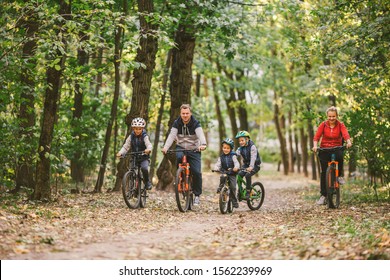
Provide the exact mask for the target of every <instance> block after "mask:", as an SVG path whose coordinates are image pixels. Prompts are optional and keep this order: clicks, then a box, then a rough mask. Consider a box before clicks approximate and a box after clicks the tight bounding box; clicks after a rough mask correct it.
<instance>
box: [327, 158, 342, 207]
mask: <svg viewBox="0 0 390 280" xmlns="http://www.w3.org/2000/svg"><path fill="white" fill-rule="evenodd" d="M326 193H327V195H326V196H327V202H326V204H327V206H328V208H330V209H335V208H339V206H340V188H336V170H335V168H334V166H333V164H331V165H329V166H328V168H327V169H326Z"/></svg>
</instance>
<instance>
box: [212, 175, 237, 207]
mask: <svg viewBox="0 0 390 280" xmlns="http://www.w3.org/2000/svg"><path fill="white" fill-rule="evenodd" d="M211 171H212V172H218V173H221V176H220V184H219V189H220V192H219V210H220V211H221V213H222V214H226V213H228V212H229V213H232V212H233V197H232V194H231V192H230V187H229V178H228V174H227V173H228V171H225V170H211Z"/></svg>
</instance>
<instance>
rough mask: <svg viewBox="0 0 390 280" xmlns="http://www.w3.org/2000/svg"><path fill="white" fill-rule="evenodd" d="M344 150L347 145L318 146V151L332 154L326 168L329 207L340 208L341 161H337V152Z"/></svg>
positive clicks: (327, 202)
mask: <svg viewBox="0 0 390 280" xmlns="http://www.w3.org/2000/svg"><path fill="white" fill-rule="evenodd" d="M344 150H345V146H337V147H333V148H318V151H322V152H326V153H330V154H331V155H330V158H331V160H330V161H329V162H328V168H327V169H326V188H327V191H326V193H327V195H326V196H327V197H326V204H327V206H328V208H339V206H340V184H339V180H338V179H339V162H338V161H336V152H337V151H344Z"/></svg>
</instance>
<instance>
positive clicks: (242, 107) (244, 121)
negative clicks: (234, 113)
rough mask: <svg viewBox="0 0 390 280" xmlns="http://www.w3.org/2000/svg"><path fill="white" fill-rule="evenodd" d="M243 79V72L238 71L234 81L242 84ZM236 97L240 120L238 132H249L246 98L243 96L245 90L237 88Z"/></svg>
mask: <svg viewBox="0 0 390 280" xmlns="http://www.w3.org/2000/svg"><path fill="white" fill-rule="evenodd" d="M244 77H245V74H244V71H243V70H240V72H239V75H237V77H236V79H237V82H241V83H243V81H242V80H243V78H244ZM237 96H238V101H239V105H238V117H239V119H240V130H246V131H249V124H248V112H247V111H246V104H247V102H246V96H245V89H242V88H237Z"/></svg>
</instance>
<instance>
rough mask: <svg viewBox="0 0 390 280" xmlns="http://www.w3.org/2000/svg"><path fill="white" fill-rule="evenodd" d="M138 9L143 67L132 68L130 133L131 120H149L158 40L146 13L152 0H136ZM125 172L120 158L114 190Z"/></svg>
mask: <svg viewBox="0 0 390 280" xmlns="http://www.w3.org/2000/svg"><path fill="white" fill-rule="evenodd" d="M138 11H139V13H140V17H139V20H140V41H139V44H140V46H139V48H138V49H137V56H136V58H135V61H136V62H138V63H142V64H143V65H145V67H138V68H137V69H134V72H133V80H132V81H131V84H132V87H133V95H132V97H131V108H130V112H129V114H127V116H126V124H127V134H126V138H127V136H128V135H130V133H131V121H132V120H133V119H134V118H137V117H141V118H144V119H145V120H146V121H148V120H149V99H150V88H151V85H152V78H153V71H154V68H155V66H156V53H157V50H158V40H157V37H156V33H157V29H158V26H157V25H156V24H153V21H150V20H149V19H148V17H147V15H150V14H153V12H154V6H153V1H152V0H138ZM125 172H126V168H125V164H124V160H120V161H119V163H118V165H117V174H116V182H115V187H114V190H120V186H121V182H122V178H123V175H124V174H125Z"/></svg>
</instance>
